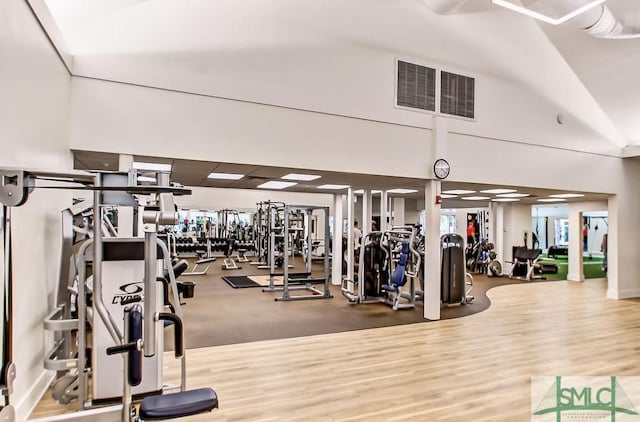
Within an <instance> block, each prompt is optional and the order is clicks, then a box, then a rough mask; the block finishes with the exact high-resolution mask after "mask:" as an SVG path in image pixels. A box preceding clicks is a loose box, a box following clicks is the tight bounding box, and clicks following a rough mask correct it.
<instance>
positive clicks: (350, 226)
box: [347, 188, 355, 281]
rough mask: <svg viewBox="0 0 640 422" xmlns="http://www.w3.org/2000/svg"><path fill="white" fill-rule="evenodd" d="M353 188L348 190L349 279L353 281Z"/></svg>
mask: <svg viewBox="0 0 640 422" xmlns="http://www.w3.org/2000/svg"><path fill="white" fill-rule="evenodd" d="M354 199H355V198H354V195H353V188H349V189H348V190H347V221H348V224H347V279H348V280H351V281H353V264H354V260H353V252H354V251H353V249H354V248H353V242H354V239H353V207H354V204H353V201H354Z"/></svg>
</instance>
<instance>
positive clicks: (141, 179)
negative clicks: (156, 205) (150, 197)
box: [138, 176, 156, 182]
mask: <svg viewBox="0 0 640 422" xmlns="http://www.w3.org/2000/svg"><path fill="white" fill-rule="evenodd" d="M155 181H156V178H155V177H149V176H138V182H155Z"/></svg>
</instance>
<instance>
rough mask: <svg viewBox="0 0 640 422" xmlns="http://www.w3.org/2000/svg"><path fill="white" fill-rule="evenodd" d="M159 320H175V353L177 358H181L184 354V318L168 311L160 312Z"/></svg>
mask: <svg viewBox="0 0 640 422" xmlns="http://www.w3.org/2000/svg"><path fill="white" fill-rule="evenodd" d="M158 320H159V321H162V320H167V321H171V322H173V326H174V327H175V332H174V335H173V337H174V342H175V343H174V349H175V350H174V355H175V357H176V358H177V359H179V358H181V357H182V356H183V355H184V330H183V326H182V319H181V318H180V317H179V316H178V315H176V314H172V313H168V312H160V313H159V314H158Z"/></svg>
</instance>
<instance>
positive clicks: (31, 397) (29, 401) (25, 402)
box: [15, 370, 56, 421]
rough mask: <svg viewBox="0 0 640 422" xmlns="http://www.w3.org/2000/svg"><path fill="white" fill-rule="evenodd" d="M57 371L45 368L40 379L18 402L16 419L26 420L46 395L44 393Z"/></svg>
mask: <svg viewBox="0 0 640 422" xmlns="http://www.w3.org/2000/svg"><path fill="white" fill-rule="evenodd" d="M55 375H56V373H55V372H54V371H47V370H43V371H42V373H41V374H40V376H39V377H38V380H37V381H36V382H35V383H33V385H32V386H31V388H30V389H29V391H27V393H26V394H25V396H24V397H23V398H22V400H20V402H19V403H18V404H16V406H15V407H16V420H18V421H26V420H27V418H28V417H29V415H31V412H33V409H35V408H36V405H37V404H38V402H39V401H40V399H41V398H42V396H44V394H45V393H46V392H47V390H48V389H49V385H50V384H51V381H53V378H54V377H55Z"/></svg>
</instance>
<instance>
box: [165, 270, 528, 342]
mask: <svg viewBox="0 0 640 422" xmlns="http://www.w3.org/2000/svg"><path fill="white" fill-rule="evenodd" d="M299 261H300V263H299V264H300V266H302V262H301V260H299ZM221 264H222V260H221V259H218V261H216V262H214V263H213V264H212V265H211V267H210V268H209V272H208V275H206V276H197V277H182V278H181V279H182V280H191V281H195V282H196V283H197V284H196V288H195V297H193V298H190V299H186V303H187V304H186V305H183V307H182V310H183V312H184V320H185V337H186V346H187V347H188V348H198V347H208V346H218V345H224V344H234V343H246V342H252V341H259V340H272V339H280V338H290V337H301V336H310V335H316V334H326V333H336V332H343V331H351V330H362V329H367V328H377V327H386V326H392V325H402V324H412V323H418V322H425V321H426V320H425V319H424V318H423V310H422V302H420V301H419V302H418V306H417V308H416V309H413V310H399V311H393V310H392V309H391V307H389V306H387V305H384V304H379V303H373V304H362V305H353V304H349V302H348V301H347V299H346V298H344V297H343V296H342V295H341V294H340V287H339V286H331V291H332V293H333V295H334V297H333V298H332V299H323V300H302V301H292V302H275V301H274V297H276V296H277V295H279V294H281V293H265V292H263V291H262V288H260V287H255V288H240V289H234V288H232V287H231V286H230V285H228V284H227V283H226V282H225V281H223V280H222V277H223V276H238V275H257V274H265V275H268V273H269V271H268V270H258V269H257V268H256V267H255V266H252V265H249V264H248V263H244V264H242V269H241V270H233V271H224V270H222V269H221ZM316 269H318V270H321V268H316V267H315V266H314V274H315V271H316ZM302 270H303V268H301V267H298V266H296V267H295V268H294V269H293V270H291V271H302ZM474 280H475V284H474V288H473V292H472V294H473V295H474V296H475V300H474V301H473V302H472V303H471V304H469V305H466V306H452V307H448V308H443V309H442V318H443V319H448V318H459V317H464V316H467V315H471V314H474V313H477V312H481V311H483V310H485V309H487V308H488V307H489V306H490V301H489V299H488V298H487V296H486V291H487V290H489V289H490V288H492V287H495V286H500V285H505V284H514V283H523V282H522V281H519V280H512V279H509V278H487V277H484V276H480V275H476V276H474ZM168 331H171V330H170V329H169V330H168ZM167 334H168V336H169V337H168V338H167V346H169V345H170V344H172V341H170V336H171V334H170V332H168V333H167Z"/></svg>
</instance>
